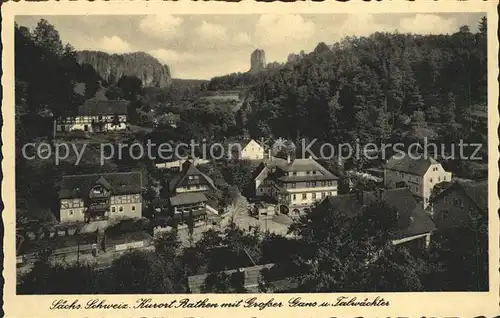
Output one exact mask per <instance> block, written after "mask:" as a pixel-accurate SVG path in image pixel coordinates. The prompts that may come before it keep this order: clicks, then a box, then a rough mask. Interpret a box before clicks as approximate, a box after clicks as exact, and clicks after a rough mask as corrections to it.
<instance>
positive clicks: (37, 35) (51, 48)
mask: <svg viewBox="0 0 500 318" xmlns="http://www.w3.org/2000/svg"><path fill="white" fill-rule="evenodd" d="M33 42H34V43H35V45H36V46H38V47H39V48H41V49H42V50H43V52H46V53H47V54H49V56H50V55H51V56H54V57H59V56H61V55H62V54H63V52H64V47H63V44H62V42H61V39H60V37H59V31H57V30H56V29H55V28H54V26H53V25H52V24H50V23H49V22H48V21H47V20H45V19H41V20H40V21H38V23H37V25H36V27H35V30H34V31H33Z"/></svg>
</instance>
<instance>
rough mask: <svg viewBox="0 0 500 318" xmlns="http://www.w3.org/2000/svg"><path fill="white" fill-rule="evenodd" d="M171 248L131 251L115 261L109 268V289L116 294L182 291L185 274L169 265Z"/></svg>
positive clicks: (174, 260) (171, 261) (173, 260)
mask: <svg viewBox="0 0 500 318" xmlns="http://www.w3.org/2000/svg"><path fill="white" fill-rule="evenodd" d="M166 255H172V254H171V252H170V251H168V252H166V251H162V254H161V255H158V254H156V253H154V252H142V251H134V252H131V253H128V254H125V255H124V256H122V257H120V258H119V259H117V260H115V261H114V262H113V264H112V266H111V268H110V269H109V279H110V282H109V289H110V290H109V292H110V293H117V294H156V293H162V294H165V293H178V292H181V293H182V292H185V281H184V279H183V278H184V275H183V274H182V273H180V272H179V271H177V270H175V269H176V267H175V266H172V264H175V263H174V262H176V259H175V258H173V259H172V258H170V259H166V258H165V256H166Z"/></svg>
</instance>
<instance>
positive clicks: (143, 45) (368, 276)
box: [3, 3, 498, 309]
mask: <svg viewBox="0 0 500 318" xmlns="http://www.w3.org/2000/svg"><path fill="white" fill-rule="evenodd" d="M89 4H90V3H89ZM138 13H140V12H138ZM14 21H15V26H14V43H13V45H14V58H13V60H14V62H15V65H14V74H13V76H12V77H13V78H12V80H13V82H15V88H14V92H15V101H13V103H14V106H15V111H14V113H15V123H14V125H15V167H14V166H12V167H6V166H4V167H3V169H4V170H5V169H11V170H13V171H15V189H10V190H11V191H15V211H12V212H11V214H15V253H16V284H15V285H16V286H15V293H16V294H17V295H110V294H114V295H116V294H122V295H143V294H148V295H150V294H290V297H288V298H286V299H287V301H286V305H287V306H288V307H307V306H309V305H310V303H307V302H306V301H305V300H303V299H301V297H295V298H293V297H292V295H293V294H299V293H300V294H314V293H342V294H345V293H375V294H373V295H374V296H373V297H371V298H365V297H364V296H363V297H358V298H356V297H350V296H349V297H347V296H345V297H344V296H340V297H339V296H335V297H334V298H331V300H330V301H329V302H328V303H325V304H323V306H388V305H389V303H388V302H387V295H390V293H395V292H488V291H490V286H494V285H492V283H491V281H490V279H491V271H490V265H491V262H492V260H491V259H489V257H488V255H489V247H490V243H489V242H490V241H489V231H491V227H489V224H490V223H489V220H490V219H491V215H492V214H489V213H488V211H489V209H488V207H489V206H490V209H491V202H492V201H491V197H490V196H492V195H493V196H494V198H496V197H497V194H496V193H490V196H489V193H488V185H489V184H490V185H491V182H490V183H488V182H489V181H491V180H490V179H491V175H492V174H491V173H492V171H491V167H492V165H490V166H488V163H489V162H490V160H492V159H491V158H492V157H491V151H489V147H488V140H489V138H488V128H489V129H490V130H491V131H496V128H497V127H493V126H490V127H488V117H489V116H488V57H489V56H488V28H490V26H491V23H489V22H490V21H489V19H488V14H487V13H486V12H454V13H450V12H418V13H417V12H408V13H403V12H400V13H363V12H358V13H354V12H352V13H315V14H312V13H300V12H299V13H284V14H277V13H262V14H261V13H243V12H242V13H240V14H184V13H183V14H177V13H174V14H166V13H165V14H152V13H148V14H120V13H119V12H116V13H113V15H110V14H99V15H97V14H96V15H93V14H83V13H82V14H81V15H75V13H72V15H63V14H57V15H53V14H50V15H49V14H45V15H44V14H41V15H16V16H15V18H14ZM493 27H494V28H495V30H496V26H493ZM493 71H495V72H497V71H498V68H497V69H496V70H493ZM490 78H491V77H490ZM12 85H14V83H12ZM495 107H496V106H491V105H490V112H491V110H492V109H494V108H495ZM490 116H491V114H490ZM494 116H498V114H496V115H494ZM4 120H5V119H4ZM10 120H11V119H10ZM490 134H491V132H490ZM493 134H495V132H493ZM490 138H491V137H490ZM495 138H496V137H495ZM497 146H498V143H497V142H495V143H494V144H492V146H491V147H493V148H496V147H497ZM494 151H497V150H494ZM489 158H490V160H489ZM488 167H490V169H489V168H488ZM495 169H498V167H496V168H495ZM494 173H495V175H496V176H497V177H498V175H497V174H496V173H497V172H496V171H495V172H494ZM489 175H490V178H489ZM493 182H496V181H493ZM13 184H14V183H13ZM490 189H491V188H490ZM489 199H490V200H489ZM495 222H498V220H495ZM12 226H14V225H12ZM497 240H498V234H497ZM12 244H14V243H12ZM496 261H497V260H495V264H496ZM497 283H498V282H496V283H495V286H496V284H497ZM385 293H389V294H385ZM348 295H350V294H348ZM243 296H244V295H243ZM375 296H377V297H375ZM367 297H368V296H367ZM68 299H70V298H68ZM186 299H188V298H186ZM186 299H184V300H176V301H174V302H175V304H173V305H172V303H170V306H174V307H175V308H182V306H185V307H187V308H197V307H199V308H205V307H206V308H209V307H210V306H211V304H210V301H209V300H208V298H205V297H201V298H200V299H202V301H198V302H195V301H194V300H193V301H192V302H193V303H192V304H191V303H189V304H188V302H189V300H186ZM203 299H205V300H203ZM241 299H242V300H241V302H242V303H241V307H245V308H257V309H259V308H260V309H263V308H265V307H266V306H269V307H272V306H276V307H280V306H281V305H280V306H278V305H276V304H273V303H272V301H271V300H270V303H269V302H267V303H259V302H258V300H257V298H250V297H246V298H245V297H243V298H241ZM270 299H271V298H270ZM275 299H276V298H275ZM183 301H184V302H185V303H184V304H183V303H182V302H183ZM70 303H71V301H70V300H68V301H67V302H66V301H63V300H60V302H59V303H57V302H54V303H52V306H54V307H55V308H56V309H57V307H58V306H60V307H61V308H62V309H67V308H66V307H67V306H71V305H70ZM400 305H401V304H400ZM82 306H87V307H86V308H91V309H92V308H96V309H101V308H105V309H106V307H105V306H106V305H104V304H103V301H101V302H99V301H98V300H95V301H94V302H92V303H82ZM132 306H134V307H133V308H135V309H148V308H150V307H152V306H154V305H153V301H152V300H151V299H150V298H143V299H142V300H138V301H137V302H136V303H134V304H133V305H132ZM164 306H165V307H166V308H168V305H164ZM176 306H177V307H176ZM179 306H180V307H179ZM190 306H191V307H190ZM214 306H215V305H214ZM235 306H236V307H239V306H240V305H239V304H238V305H235ZM129 308H132V307H129ZM51 309H53V308H51ZM115 309H116V308H115Z"/></svg>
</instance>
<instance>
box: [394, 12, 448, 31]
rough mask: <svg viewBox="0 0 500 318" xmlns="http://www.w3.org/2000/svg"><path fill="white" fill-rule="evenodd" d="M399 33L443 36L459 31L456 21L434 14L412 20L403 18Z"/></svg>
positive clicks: (420, 15)
mask: <svg viewBox="0 0 500 318" xmlns="http://www.w3.org/2000/svg"><path fill="white" fill-rule="evenodd" d="M398 30H399V32H402V33H416V34H441V33H453V32H456V31H457V28H456V21H455V19H452V18H447V19H445V18H443V17H440V16H438V15H434V14H417V15H415V16H414V17H411V18H403V19H401V20H400V23H399V28H398Z"/></svg>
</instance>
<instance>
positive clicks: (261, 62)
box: [250, 49, 266, 73]
mask: <svg viewBox="0 0 500 318" xmlns="http://www.w3.org/2000/svg"><path fill="white" fill-rule="evenodd" d="M265 68H266V53H265V52H264V50H262V49H256V50H255V51H253V53H252V55H251V56H250V72H251V73H255V72H259V71H262V70H264V69H265Z"/></svg>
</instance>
